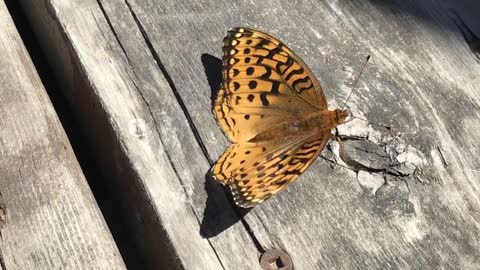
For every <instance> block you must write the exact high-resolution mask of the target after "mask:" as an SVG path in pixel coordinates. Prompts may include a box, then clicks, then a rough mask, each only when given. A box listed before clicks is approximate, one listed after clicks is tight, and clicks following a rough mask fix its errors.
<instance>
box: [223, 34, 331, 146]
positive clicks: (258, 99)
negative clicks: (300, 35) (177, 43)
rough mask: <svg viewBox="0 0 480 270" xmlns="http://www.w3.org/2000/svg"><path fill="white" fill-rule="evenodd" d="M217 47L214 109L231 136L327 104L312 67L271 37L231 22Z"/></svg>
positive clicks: (251, 133) (237, 138)
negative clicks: (219, 73)
mask: <svg viewBox="0 0 480 270" xmlns="http://www.w3.org/2000/svg"><path fill="white" fill-rule="evenodd" d="M223 52H224V56H223V83H222V86H221V88H220V90H219V92H218V95H217V98H216V100H215V103H214V114H215V116H216V119H217V122H218V123H219V125H220V127H221V128H222V129H223V130H224V132H225V133H226V134H227V136H228V137H229V139H230V140H231V141H232V142H247V141H249V140H250V139H252V138H253V137H255V135H257V134H259V133H261V132H263V131H265V130H268V129H271V128H272V125H276V124H280V123H282V122H288V121H291V120H293V119H298V117H301V116H302V115H304V114H305V113H307V112H309V111H310V112H311V111H318V110H320V111H323V110H326V109H327V101H326V99H325V95H324V93H323V91H322V89H321V87H320V84H319V83H318V81H317V79H316V78H315V76H314V75H313V73H312V72H311V71H310V69H309V68H308V67H307V65H305V63H304V62H303V61H302V60H301V59H300V58H299V57H298V56H297V55H295V53H293V51H292V50H290V49H289V48H288V47H287V46H286V45H284V44H283V43H281V42H280V41H278V40H277V39H276V38H274V37H272V36H270V35H268V34H266V33H263V32H260V31H257V30H253V29H248V28H234V29H232V30H230V31H229V32H228V34H227V36H226V37H225V39H224V46H223Z"/></svg>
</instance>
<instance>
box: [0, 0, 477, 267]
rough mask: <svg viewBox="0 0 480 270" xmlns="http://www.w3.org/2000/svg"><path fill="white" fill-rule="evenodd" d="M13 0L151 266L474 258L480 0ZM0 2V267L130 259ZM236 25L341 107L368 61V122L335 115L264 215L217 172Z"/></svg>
mask: <svg viewBox="0 0 480 270" xmlns="http://www.w3.org/2000/svg"><path fill="white" fill-rule="evenodd" d="M19 2H20V3H21V5H22V7H23V9H24V11H25V13H26V16H27V18H28V20H29V21H30V23H31V25H32V28H33V30H34V32H35V34H36V36H37V38H38V39H39V41H40V44H41V47H42V49H43V52H44V53H45V55H46V56H47V58H48V59H49V61H50V65H51V67H52V69H53V70H54V73H55V77H56V79H57V80H58V82H59V84H60V86H61V90H62V93H63V94H64V95H65V97H66V98H67V100H68V103H69V106H70V107H71V108H72V110H73V111H74V113H75V116H76V119H77V121H78V123H79V124H80V126H81V129H82V131H83V132H84V134H85V136H86V137H87V138H88V143H89V145H90V151H91V152H93V153H94V155H95V157H96V162H97V163H98V164H99V166H100V167H101V168H102V173H103V174H104V176H105V177H104V178H105V179H106V181H107V183H106V184H107V186H108V187H109V192H111V193H112V194H114V195H115V196H116V199H117V200H118V201H120V202H121V203H119V205H118V206H117V211H118V212H120V213H121V214H122V216H123V219H124V220H125V222H126V223H127V224H128V228H129V230H130V231H129V234H130V235H131V237H132V238H133V239H134V240H135V241H136V248H137V249H138V250H139V252H140V254H141V255H142V259H143V260H144V261H145V262H146V265H148V266H149V268H150V269H208V270H211V269H262V267H261V262H260V261H261V260H260V259H259V258H260V256H261V255H262V254H263V253H265V252H266V251H267V250H271V249H274V250H277V251H278V250H281V251H285V252H286V253H287V254H288V255H285V254H283V255H281V256H282V264H285V265H288V264H289V262H290V261H291V263H292V264H293V267H294V269H479V268H480V155H479V154H480V143H479V140H478V135H477V134H478V132H480V87H479V85H480V46H479V44H480V39H479V38H478V36H480V18H479V17H478V14H479V12H480V3H479V2H478V1H475V0H461V1H454V0H425V1H401V0H389V1H373V0H365V1H330V0H327V1H313V0H304V1H273V0H267V1H262V2H260V1H257V2H255V3H252V2H251V1H240V2H232V1H226V0H217V1H211V0H206V1H174V0H167V1H154V0H125V1H115V0H71V1H62V0H48V1H47V0H21V1H19ZM0 15H2V16H0V23H1V26H2V27H1V28H0V48H2V52H3V53H2V55H3V57H2V58H1V59H0V61H2V63H3V64H2V66H3V67H8V66H13V65H14V66H15V68H16V69H15V71H13V70H9V69H5V68H3V69H2V70H3V72H1V73H0V81H2V86H1V89H2V95H0V105H1V107H0V113H1V114H0V117H1V121H0V127H1V131H0V135H1V137H0V146H1V147H2V148H1V149H0V172H1V173H2V178H0V192H1V193H2V195H3V200H4V205H5V207H6V209H7V212H6V213H7V215H6V218H7V223H6V226H5V227H4V228H3V229H1V233H2V239H1V241H0V243H1V246H0V249H1V251H2V254H3V255H2V258H3V264H2V268H4V269H51V268H69V269H79V268H83V267H81V266H87V265H88V267H91V268H92V269H101V268H105V269H107V267H108V269H113V268H122V267H124V266H123V262H122V260H121V257H120V256H119V254H118V251H117V250H116V247H115V244H114V242H113V240H112V238H111V235H110V234H109V232H108V230H107V227H106V226H105V225H104V224H105V223H104V221H103V218H102V217H101V214H100V212H99V210H98V207H97V206H96V204H95V202H94V200H93V197H92V196H91V193H90V191H89V189H88V187H87V185H86V182H85V179H84V177H83V174H82V172H81V171H80V169H79V167H78V164H77V163H76V161H75V158H74V155H73V152H72V151H71V148H70V146H69V143H68V140H67V138H66V136H65V134H64V133H63V131H62V128H61V126H60V124H59V122H58V120H57V118H56V116H55V112H54V111H53V110H52V107H51V106H50V104H49V102H48V99H47V96H46V94H45V92H44V90H43V88H42V85H41V83H40V81H39V80H38V78H37V77H36V75H35V70H34V69H33V67H32V64H31V63H30V62H29V61H28V59H29V58H28V55H26V54H25V52H24V51H22V50H21V49H20V50H19V49H18V47H17V44H19V43H20V40H19V39H18V37H17V34H16V33H15V29H14V26H13V25H12V24H11V22H10V20H9V18H8V16H7V12H6V10H5V8H4V7H3V6H2V4H0ZM5 26H6V27H5ZM234 26H248V27H253V28H258V29H261V30H263V31H266V32H268V33H270V34H272V35H274V36H276V37H278V38H279V39H280V40H282V41H283V42H284V43H286V44H287V45H288V46H289V47H290V48H292V49H293V50H294V51H295V52H296V53H297V54H298V55H299V56H300V57H302V58H303V59H304V61H305V62H306V63H307V64H308V65H309V66H310V67H311V69H312V70H313V72H314V73H315V74H316V75H317V77H318V79H319V81H320V82H321V84H322V86H323V89H324V91H325V93H326V95H327V97H328V100H329V104H330V106H331V108H338V107H340V106H342V105H343V102H344V100H345V98H346V96H347V95H348V93H349V91H350V88H351V85H352V83H353V80H354V78H355V76H356V74H358V71H359V69H360V67H361V65H362V62H363V61H364V58H365V56H366V55H371V57H372V58H371V61H370V63H369V64H368V66H367V68H366V69H365V72H364V74H363V77H362V78H361V80H360V83H359V90H358V92H357V93H356V94H355V95H354V96H353V98H352V100H351V101H350V102H349V104H348V105H349V107H350V108H351V109H352V111H353V113H354V114H355V115H357V116H359V117H362V118H365V119H368V121H369V122H370V123H367V122H364V121H360V120H354V121H352V122H350V123H347V124H345V125H344V126H341V127H340V128H339V133H340V137H341V141H340V142H334V141H332V142H330V143H329V145H328V147H327V148H326V149H325V150H324V152H323V153H322V158H319V159H318V160H317V161H316V162H315V163H314V164H313V165H312V167H310V169H308V171H307V172H306V173H304V174H303V175H302V176H301V177H300V179H299V180H298V181H297V182H295V183H294V184H293V185H291V186H290V187H289V188H288V189H287V190H286V191H284V192H282V193H280V194H278V195H277V196H275V197H274V198H272V199H270V200H268V201H266V202H265V203H263V204H261V205H259V206H257V207H255V208H253V209H251V210H240V209H237V208H236V207H234V206H233V204H232V202H231V200H230V199H229V197H228V196H227V192H226V190H225V189H224V188H223V187H221V186H220V185H219V184H217V183H215V182H214V181H213V180H212V179H211V176H210V174H209V169H210V167H211V165H212V164H213V163H214V162H215V160H216V159H217V158H218V156H219V155H220V154H221V153H222V152H223V151H224V150H225V148H226V147H227V146H228V144H229V143H228V141H227V139H226V138H225V136H224V135H223V133H222V131H221V130H220V128H219V127H218V126H217V124H216V122H215V119H214V117H213V115H212V113H211V106H212V97H213V96H214V94H215V92H216V90H217V88H218V85H219V82H220V80H221V62H220V60H219V58H220V57H221V54H222V52H221V46H222V39H223V37H224V35H225V34H226V31H227V30H228V29H230V28H232V27H234ZM12 36H13V37H14V38H13V39H12ZM20 48H21V47H20ZM33 93H34V94H33ZM26 123H28V125H25V124H26ZM371 123H378V124H382V125H388V126H391V127H392V129H391V130H388V129H385V128H382V127H379V126H375V125H373V124H371ZM22 149H23V150H22ZM42 164H43V165H42ZM19 179H20V180H19ZM52 191H55V192H52ZM45 239H48V241H46V240H45ZM46 243H48V244H46ZM18 250H20V251H21V252H15V251H18ZM271 254H273V257H275V252H273V253H268V256H269V255H271ZM266 257H267V255H266V256H265V257H263V260H265V258H266ZM88 267H85V268H88ZM287 268H288V267H284V268H281V269H287ZM265 269H267V268H265ZM272 269H275V268H272Z"/></svg>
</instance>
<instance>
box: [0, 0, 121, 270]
mask: <svg viewBox="0 0 480 270" xmlns="http://www.w3.org/2000/svg"><path fill="white" fill-rule="evenodd" d="M0 51H1V52H2V57H1V58H0V67H1V68H0V85H1V86H0V89H1V91H0V175H1V176H0V193H1V195H0V198H1V202H0V208H1V211H0V220H1V226H0V236H1V237H0V251H1V252H0V265H1V267H0V268H1V269H4V270H5V269H125V265H124V263H123V260H122V258H121V256H120V253H119V251H118V249H117V247H116V245H115V242H114V240H113V238H112V236H111V234H110V231H109V230H108V227H107V225H106V223H105V221H104V219H103V216H102V214H101V213H100V210H99V208H98V206H97V204H96V202H95V199H94V198H93V195H92V193H91V191H90V189H89V187H88V184H87V182H86V180H85V177H84V176H83V173H82V171H81V169H80V166H79V164H78V163H77V161H76V158H75V155H74V153H73V151H72V149H71V146H70V143H69V141H68V138H67V137H66V135H65V132H64V130H63V128H62V126H61V123H60V121H59V119H58V118H57V115H56V113H55V111H54V109H53V106H52V104H51V103H50V100H49V98H48V96H47V94H46V91H45V89H44V87H43V86H42V83H41V81H40V78H39V77H38V75H37V73H36V71H35V68H34V66H33V64H32V62H31V60H30V57H29V55H28V53H27V51H26V49H25V48H24V46H23V43H22V41H21V39H20V36H19V35H18V33H17V31H16V29H15V25H14V24H13V21H12V19H11V17H10V15H9V13H8V11H7V9H6V7H5V4H4V2H3V1H1V2H0Z"/></svg>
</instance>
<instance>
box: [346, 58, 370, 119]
mask: <svg viewBox="0 0 480 270" xmlns="http://www.w3.org/2000/svg"><path fill="white" fill-rule="evenodd" d="M368 60H370V55H368V56H367V60H365V63H363V66H362V69H361V70H360V73H359V74H358V76H357V78H356V79H355V82H354V83H353V86H352V91H350V94H348V97H347V100H345V103H344V104H343V107H342V110H343V109H345V106H347V102H348V100H349V99H350V97H351V96H352V94H353V92H354V91H355V90H356V89H355V87H357V83H358V79H360V77H361V76H362V73H363V70H364V69H365V66H366V65H367V63H368Z"/></svg>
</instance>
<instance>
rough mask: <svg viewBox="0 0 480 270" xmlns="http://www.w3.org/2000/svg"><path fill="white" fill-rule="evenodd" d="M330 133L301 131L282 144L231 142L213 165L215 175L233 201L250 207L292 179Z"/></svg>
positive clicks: (322, 145) (303, 169) (308, 162)
mask: <svg viewBox="0 0 480 270" xmlns="http://www.w3.org/2000/svg"><path fill="white" fill-rule="evenodd" d="M329 137H330V133H328V132H324V133H323V134H318V133H317V134H314V133H311V134H304V136H299V137H298V138H297V139H296V140H294V141H285V142H284V143H283V144H274V143H272V142H269V141H266V142H260V143H242V144H232V145H231V146H230V147H229V148H228V149H227V150H226V151H225V153H224V154H223V155H222V156H221V157H220V158H219V160H218V161H217V163H216V164H215V166H214V167H213V174H214V176H215V178H216V179H217V180H218V181H220V182H222V183H223V184H228V185H229V186H230V188H231V190H232V194H233V198H234V200H235V203H236V204H237V205H239V206H241V207H252V206H253V205H255V204H257V203H261V202H263V201H264V200H266V199H268V198H270V197H271V196H272V195H274V194H276V193H278V192H280V191H281V190H283V189H285V188H286V187H287V186H288V185H289V184H291V183H293V182H294V181H295V180H296V179H297V178H298V176H300V175H301V174H302V173H303V172H304V171H305V170H306V169H307V168H308V167H309V166H310V164H312V162H313V161H314V160H315V159H316V158H317V156H318V155H319V153H320V152H321V150H322V149H323V147H324V146H325V144H326V142H327V141H328V139H329Z"/></svg>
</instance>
